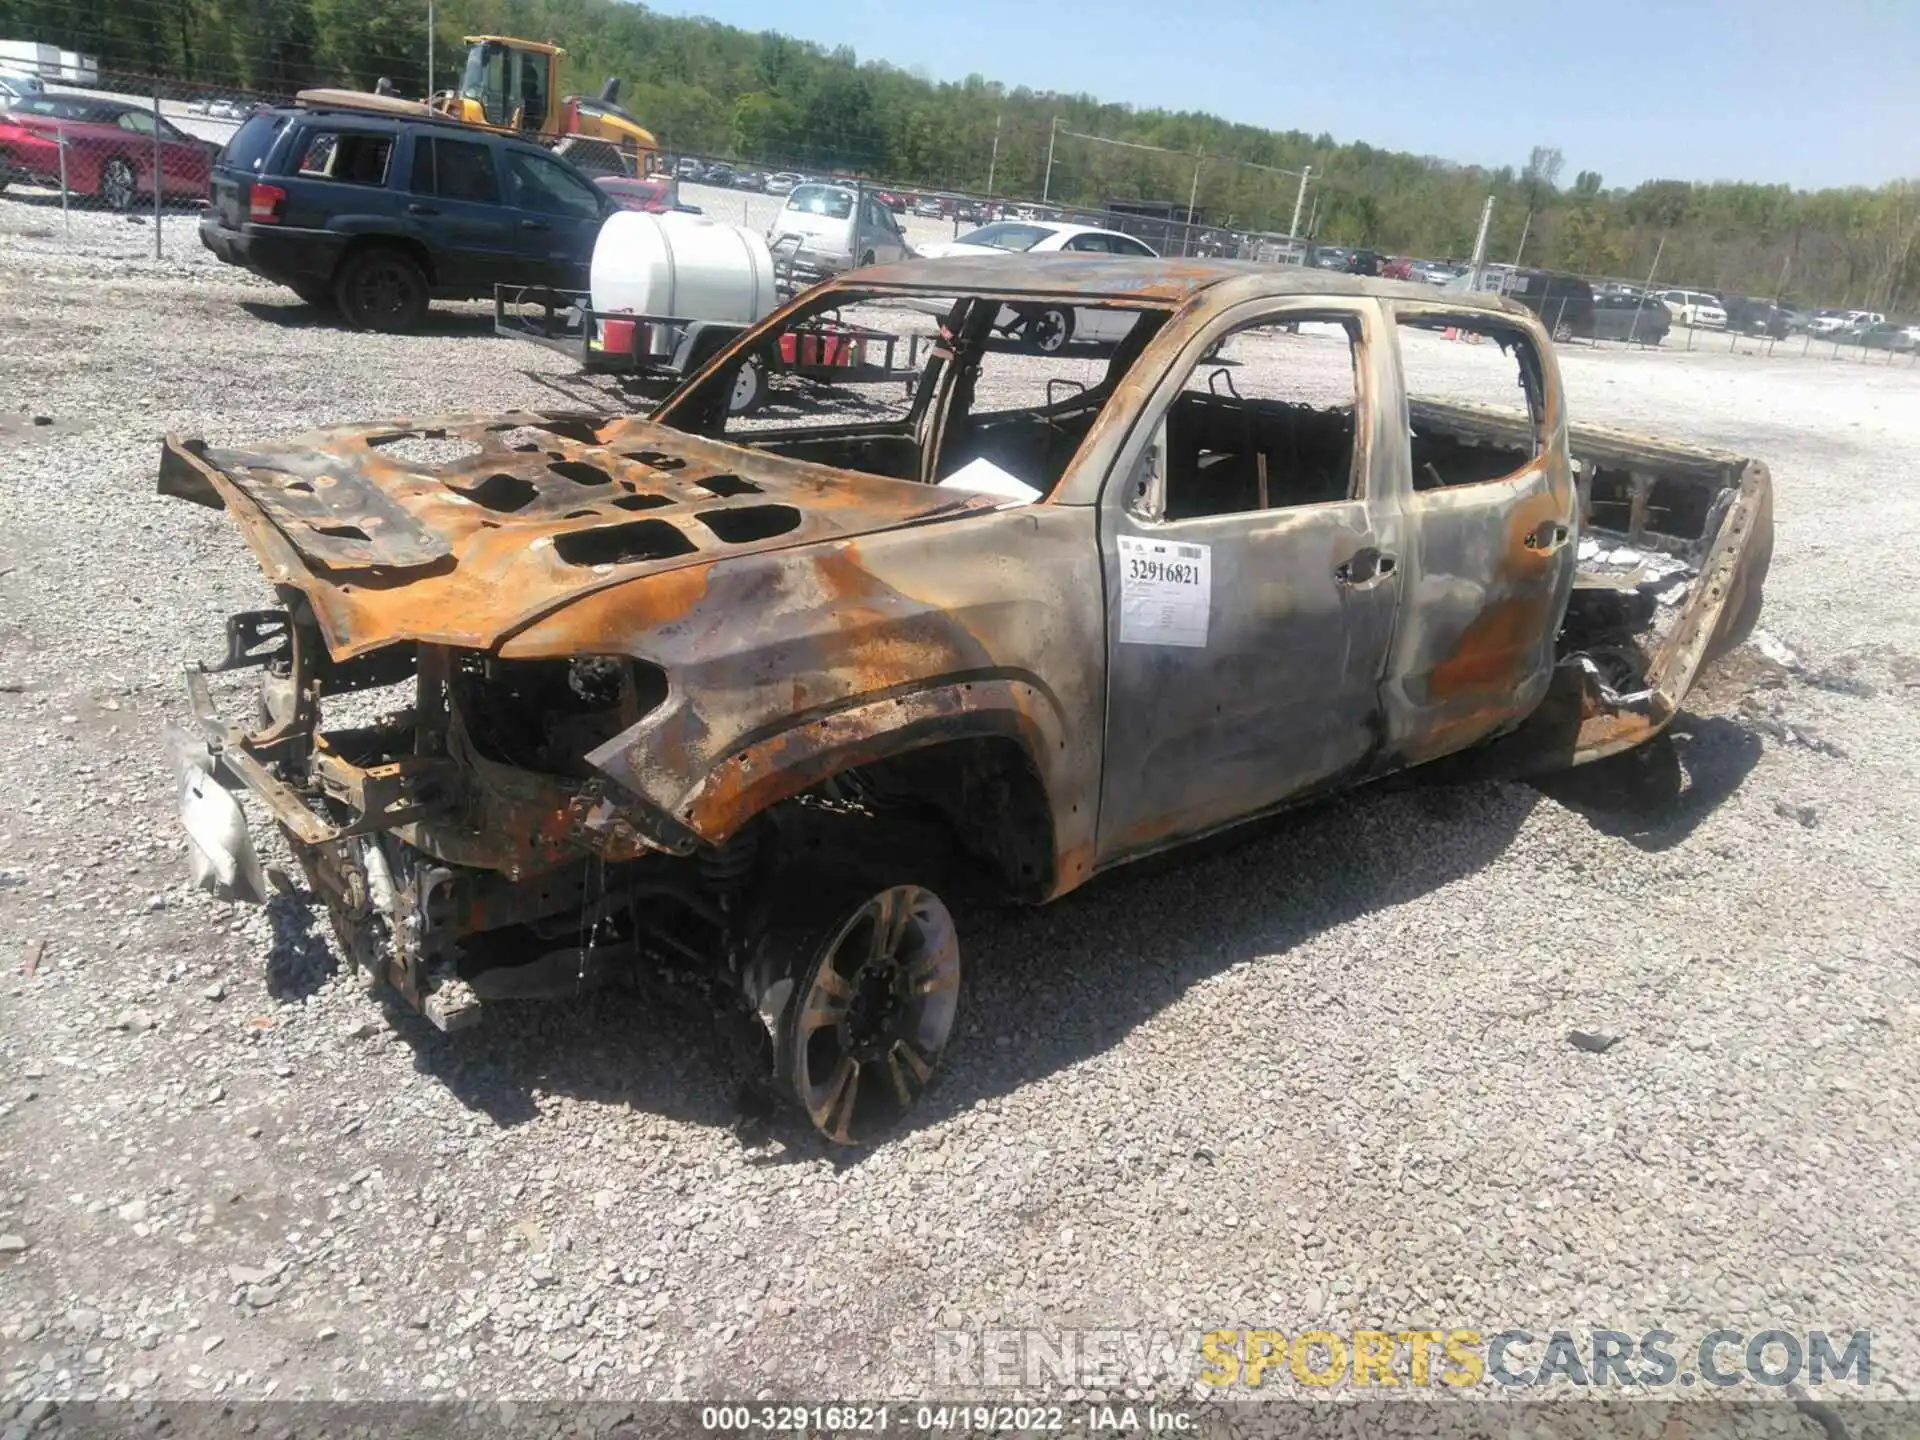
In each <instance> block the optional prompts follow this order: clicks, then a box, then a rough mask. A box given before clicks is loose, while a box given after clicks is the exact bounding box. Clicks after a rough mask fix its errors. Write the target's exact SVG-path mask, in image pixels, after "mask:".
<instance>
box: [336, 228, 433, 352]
mask: <svg viewBox="0 0 1920 1440" xmlns="http://www.w3.org/2000/svg"><path fill="white" fill-rule="evenodd" d="M333 293H334V296H335V298H336V299H337V300H338V301H339V302H340V312H341V314H343V315H345V316H346V318H347V323H349V324H350V325H352V326H353V327H354V328H355V329H356V330H378V331H381V332H383V333H386V334H400V333H403V332H405V331H409V330H417V329H418V328H419V326H420V321H421V320H422V319H423V318H424V317H425V315H426V313H427V299H428V295H427V277H426V276H425V275H423V274H422V273H421V271H420V267H419V266H418V265H416V264H415V263H414V261H413V259H412V257H411V256H409V255H407V254H405V253H404V252H402V251H399V250H395V249H392V248H390V247H388V246H385V245H376V246H373V247H370V248H368V249H366V250H362V251H360V252H358V253H357V254H354V255H351V256H349V257H348V259H347V263H346V265H345V266H344V267H343V268H342V269H341V271H340V278H339V280H338V281H337V282H336V283H335V285H334V292H333Z"/></svg>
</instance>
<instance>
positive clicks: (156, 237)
mask: <svg viewBox="0 0 1920 1440" xmlns="http://www.w3.org/2000/svg"><path fill="white" fill-rule="evenodd" d="M153 258H154V259H156V260H158V259H159V258H160V82H159V81H158V80H155V81H154V82H153Z"/></svg>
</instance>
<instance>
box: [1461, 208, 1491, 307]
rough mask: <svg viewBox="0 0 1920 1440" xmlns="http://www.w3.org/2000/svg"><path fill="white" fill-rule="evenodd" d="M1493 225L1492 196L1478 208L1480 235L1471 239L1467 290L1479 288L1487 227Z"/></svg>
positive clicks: (1484, 261)
mask: <svg viewBox="0 0 1920 1440" xmlns="http://www.w3.org/2000/svg"><path fill="white" fill-rule="evenodd" d="M1492 223H1493V196H1491V195H1489V196H1487V203H1486V204H1485V205H1483V206H1481V207H1480V233H1479V234H1478V235H1476V236H1474V237H1473V261H1472V265H1471V274H1472V276H1473V278H1472V279H1471V280H1469V281H1468V282H1467V285H1468V288H1470V289H1473V290H1478V289H1479V288H1480V272H1481V270H1482V269H1483V268H1484V267H1485V265H1486V263H1487V226H1489V225H1491V224H1492Z"/></svg>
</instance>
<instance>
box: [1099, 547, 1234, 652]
mask: <svg viewBox="0 0 1920 1440" xmlns="http://www.w3.org/2000/svg"><path fill="white" fill-rule="evenodd" d="M1117 538H1118V540H1119V545H1120V643H1121V644H1122V645H1191V646H1205V645H1206V643H1207V612H1208V610H1209V609H1210V608H1211V607H1212V604H1213V547H1212V546H1210V545H1190V544H1183V543H1181V542H1179V541H1175V540H1143V539H1141V538H1139V537H1138V536H1135V535H1121V536H1119V537H1117Z"/></svg>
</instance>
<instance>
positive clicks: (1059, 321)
mask: <svg viewBox="0 0 1920 1440" xmlns="http://www.w3.org/2000/svg"><path fill="white" fill-rule="evenodd" d="M1072 340H1073V311H1071V310H1069V309H1067V308H1066V307H1065V306H1063V305H1048V306H1044V307H1042V308H1040V309H1037V310H1028V311H1027V312H1025V313H1024V314H1023V315H1022V316H1021V317H1020V343H1021V344H1022V345H1023V346H1025V348H1027V349H1028V350H1031V351H1033V353H1034V354H1036V355H1058V354H1059V353H1060V352H1061V351H1062V350H1064V349H1066V348H1067V346H1068V345H1069V344H1070V343H1071V342H1072Z"/></svg>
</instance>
